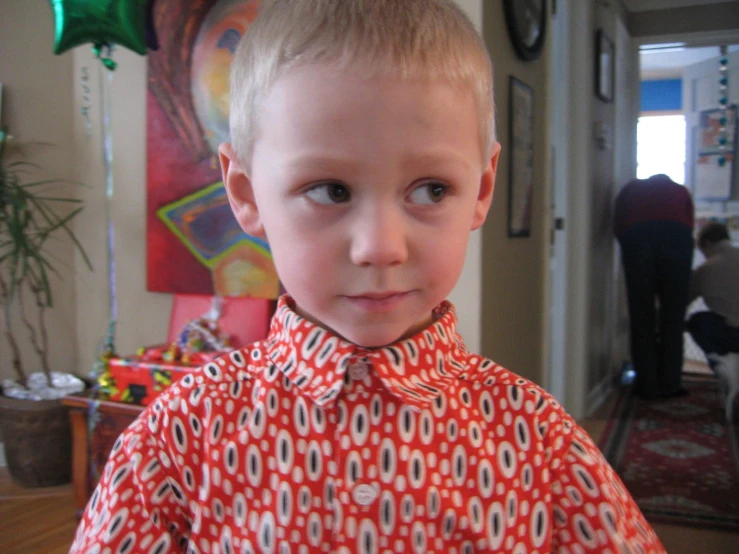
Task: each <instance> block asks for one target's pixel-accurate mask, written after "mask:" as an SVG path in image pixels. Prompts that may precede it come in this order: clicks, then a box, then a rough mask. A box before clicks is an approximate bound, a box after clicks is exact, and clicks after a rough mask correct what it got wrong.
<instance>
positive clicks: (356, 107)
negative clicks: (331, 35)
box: [220, 64, 500, 347]
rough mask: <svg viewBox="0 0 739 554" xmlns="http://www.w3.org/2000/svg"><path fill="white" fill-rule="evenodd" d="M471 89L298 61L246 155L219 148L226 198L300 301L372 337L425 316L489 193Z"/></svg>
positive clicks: (445, 288)
mask: <svg viewBox="0 0 739 554" xmlns="http://www.w3.org/2000/svg"><path fill="white" fill-rule="evenodd" d="M478 121H479V117H478V113H477V110H476V108H475V103H474V96H473V94H472V92H471V91H469V90H467V89H461V88H455V87H453V86H451V85H448V84H446V83H444V82H435V83H433V82H425V83H421V82H407V81H402V80H399V79H392V78H381V77H378V78H371V79H367V78H366V77H364V76H363V73H362V68H361V67H355V68H352V69H351V70H337V69H336V68H335V67H333V66H332V65H328V64H327V65H319V66H316V65H313V66H307V67H298V68H295V69H292V70H290V71H288V72H287V73H286V74H284V75H283V76H281V77H280V78H279V79H278V80H277V82H276V83H275V84H274V86H273V87H272V89H271V90H270V92H269V94H268V96H267V98H266V100H265V102H264V104H263V105H262V108H261V111H260V115H259V126H260V131H259V133H258V136H257V139H256V141H255V144H254V149H253V156H252V159H251V161H250V162H251V165H250V167H249V168H242V167H241V166H240V164H239V163H238V161H237V160H236V156H235V154H234V152H233V151H232V149H231V148H230V145H222V146H221V150H220V156H221V164H222V169H223V174H224V181H225V183H226V188H227V190H228V195H229V198H230V201H231V206H232V208H233V210H234V213H235V215H236V218H237V219H238V221H239V223H240V224H241V226H242V227H243V228H244V230H245V231H246V232H247V233H249V234H252V235H256V236H263V237H265V236H266V238H267V240H268V241H269V244H270V247H271V249H272V253H273V256H274V261H275V265H276V267H277V272H278V274H279V276H280V279H281V281H282V283H283V284H284V286H285V289H286V290H287V292H288V293H289V294H290V295H291V296H292V297H293V299H294V300H295V303H296V305H297V311H298V313H300V314H301V315H303V316H304V317H306V318H308V319H309V320H312V321H314V322H316V323H318V324H320V325H322V326H324V327H327V328H329V329H331V330H333V331H334V332H335V333H337V334H338V335H340V336H342V337H344V338H345V339H347V340H349V341H351V342H353V343H355V344H358V345H361V346H365V347H377V346H383V345H386V344H389V343H392V342H394V341H396V340H398V339H400V338H404V337H407V336H409V335H411V334H413V333H415V332H417V331H419V330H421V329H422V328H423V327H425V326H426V325H428V324H429V323H430V322H431V318H432V310H433V308H434V307H435V306H436V305H437V304H439V302H441V301H442V300H444V299H445V298H446V296H447V295H448V294H449V292H451V290H452V288H453V287H454V285H455V283H456V282H457V279H458V278H459V275H460V273H461V270H462V265H463V263H464V258H465V251H466V247H467V238H468V235H469V232H470V230H472V229H477V228H478V227H480V226H481V225H482V224H483V222H484V220H485V216H486V214H487V211H488V208H489V206H490V202H491V200H492V195H493V188H494V183H495V171H496V167H497V160H498V153H499V150H500V146H499V145H498V144H496V145H495V147H494V149H493V155H492V156H491V158H492V159H483V158H484V156H482V155H481V148H480V144H479V132H478V129H479V127H478Z"/></svg>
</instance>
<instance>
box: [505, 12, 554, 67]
mask: <svg viewBox="0 0 739 554" xmlns="http://www.w3.org/2000/svg"><path fill="white" fill-rule="evenodd" d="M503 10H504V12H505V21H506V27H507V28H508V35H509V37H510V39H511V43H512V44H513V48H514V50H515V51H516V54H517V55H518V57H519V58H521V59H522V60H525V61H531V60H535V59H537V58H538V57H539V56H540V55H541V51H542V49H543V48H544V39H545V34H546V27H547V2H546V0H503Z"/></svg>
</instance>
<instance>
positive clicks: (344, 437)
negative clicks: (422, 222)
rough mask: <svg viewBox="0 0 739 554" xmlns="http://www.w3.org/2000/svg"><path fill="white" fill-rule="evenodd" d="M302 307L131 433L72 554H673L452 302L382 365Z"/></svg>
mask: <svg viewBox="0 0 739 554" xmlns="http://www.w3.org/2000/svg"><path fill="white" fill-rule="evenodd" d="M290 306H291V300H290V299H289V298H288V297H283V298H282V299H281V300H280V303H279V305H278V309H277V313H276V314H275V317H274V318H273V321H272V325H271V329H270V334H269V337H268V338H267V339H266V340H264V341H262V342H258V343H255V344H253V345H251V346H249V347H246V348H243V349H241V350H237V351H234V352H232V353H231V354H229V355H227V356H225V357H223V358H220V359H219V360H217V361H215V362H213V363H210V364H208V365H206V366H204V367H203V368H202V369H201V370H199V371H197V372H195V373H193V374H189V375H187V376H186V377H185V378H184V379H182V380H180V381H179V382H178V383H176V384H174V385H172V386H171V387H170V388H169V389H167V390H166V391H165V392H164V393H162V395H161V396H160V397H159V398H158V399H157V400H156V401H155V402H154V403H153V404H152V405H150V406H149V407H148V408H147V409H146V410H145V411H144V412H143V414H142V415H141V417H139V418H138V419H137V420H136V421H135V422H134V423H133V424H132V425H131V426H130V427H129V428H128V429H127V430H126V431H125V432H124V433H123V434H122V435H121V437H120V438H119V440H118V441H117V443H116V445H115V446H114V448H113V450H112V452H111V454H110V458H109V460H108V463H107V465H106V466H105V469H104V471H103V475H102V478H101V481H100V484H99V485H98V487H97V489H96V490H95V492H94V494H93V496H92V498H91V499H90V502H89V504H88V506H87V510H86V513H85V515H84V518H83V519H82V521H81V522H80V525H79V528H78V530H77V534H76V537H75V541H74V544H73V546H72V550H71V552H73V553H78V552H79V553H87V552H115V553H129V552H130V553H133V552H135V553H144V552H152V553H157V554H164V553H169V552H188V553H205V552H209V553H222V554H225V553H232V554H236V553H258V552H265V553H266V552H274V553H279V554H288V553H308V552H341V553H349V552H358V553H366V554H369V553H381V552H382V553H384V552H409V553H410V552H419V553H427V552H429V553H431V552H437V553H439V552H443V553H448V554H453V553H458V554H469V553H473V552H513V553H517V554H524V553H527V554H528V553H537V552H540V553H543V552H561V553H570V552H571V553H581V552H599V553H603V552H612V553H614V554H615V553H620V552H635V553H636V552H641V553H661V552H664V549H663V547H662V545H661V544H660V542H659V539H658V538H657V536H656V535H655V533H654V531H653V530H652V529H651V527H650V526H649V524H648V523H647V522H646V521H645V520H644V518H643V516H642V514H641V512H640V511H639V509H638V508H637V506H636V504H635V503H634V501H633V499H632V498H631V496H630V495H629V493H628V492H627V491H626V489H625V488H624V485H623V484H622V482H621V481H620V479H619V478H618V477H617V476H616V474H615V473H614V471H613V470H612V469H611V467H610V466H609V465H608V464H607V462H606V461H605V460H604V459H603V457H602V455H601V453H600V452H599V451H598V449H597V448H596V446H595V445H594V444H593V442H592V441H591V439H590V438H589V437H588V435H587V434H586V433H585V432H584V431H583V430H582V429H581V428H580V427H579V426H578V425H577V424H576V423H575V422H574V421H573V419H572V418H571V417H570V416H569V415H568V414H567V413H565V411H564V410H563V409H562V408H561V407H560V406H559V405H558V404H557V402H556V401H555V400H554V399H553V398H552V397H551V396H550V395H549V394H547V393H546V392H545V391H543V390H542V389H541V388H539V387H538V386H536V385H535V384H533V383H531V382H529V381H527V380H525V379H522V378H520V377H518V376H517V375H515V374H513V373H511V372H509V371H508V370H506V369H504V368H502V367H500V366H498V365H496V364H495V363H493V362H491V361H490V360H487V359H485V358H482V357H480V356H477V355H474V354H470V353H469V352H467V350H466V349H465V347H464V345H463V343H462V340H461V338H460V336H459V335H458V334H457V332H456V317H455V313H454V309H453V307H452V306H451V304H449V303H447V302H445V303H443V304H441V305H440V306H439V307H438V308H437V310H436V311H435V313H436V315H437V316H438V319H437V320H436V321H435V322H434V323H433V324H431V326H430V327H428V328H427V329H426V330H424V331H421V332H420V333H418V334H417V335H415V336H413V337H411V338H409V339H407V340H402V341H399V342H397V343H395V344H393V345H391V346H388V347H384V348H380V349H373V350H368V349H364V348H361V347H358V346H356V345H354V344H352V343H349V342H346V341H344V340H342V339H341V338H339V337H337V336H335V335H333V334H331V333H330V332H328V331H326V330H324V329H322V328H320V327H319V326H317V325H315V324H313V323H311V322H309V321H307V320H306V319H304V318H302V317H300V316H299V315H297V314H296V313H295V312H294V311H293V310H292V308H291V307H290Z"/></svg>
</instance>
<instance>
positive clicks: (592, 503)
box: [550, 415, 665, 554]
mask: <svg viewBox="0 0 739 554" xmlns="http://www.w3.org/2000/svg"><path fill="white" fill-rule="evenodd" d="M557 427H559V429H558V428H557ZM551 431H552V433H553V434H552V436H555V437H557V439H555V441H554V445H553V448H552V451H551V452H552V457H551V460H550V467H551V468H552V504H553V508H552V517H553V520H554V521H553V526H552V529H553V531H552V532H553V537H552V545H553V547H554V552H574V551H576V550H574V549H579V551H580V552H592V553H596V552H598V553H603V552H613V553H617V552H643V553H644V554H663V553H665V549H664V547H663V546H662V543H661V542H660V540H659V538H658V537H657V534H656V533H655V532H654V530H653V529H652V527H651V526H650V525H649V523H647V521H646V520H645V519H644V516H643V515H642V513H641V510H639V507H638V506H637V505H636V502H635V501H634V499H633V498H632V497H631V495H630V494H629V492H628V491H627V490H626V487H625V486H624V484H623V483H622V482H621V479H620V478H619V477H618V475H616V472H615V471H614V470H613V468H611V466H610V465H609V464H608V462H607V461H606V460H605V458H604V457H603V454H601V452H600V450H598V447H597V446H596V445H595V444H594V443H593V441H592V440H591V438H590V436H589V435H588V434H587V433H586V432H585V431H584V430H583V429H582V428H581V427H579V426H578V425H577V424H576V423H575V422H574V421H573V420H572V419H571V418H570V417H569V416H567V415H565V416H564V417H563V419H562V420H560V421H557V422H556V423H555V424H554V426H553V428H552V429H551Z"/></svg>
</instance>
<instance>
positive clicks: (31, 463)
mask: <svg viewBox="0 0 739 554" xmlns="http://www.w3.org/2000/svg"><path fill="white" fill-rule="evenodd" d="M0 431H1V432H2V440H3V442H4V444H5V457H6V459H7V463H8V471H9V473H10V476H11V477H12V479H13V481H15V482H16V483H18V484H19V485H21V486H24V487H50V486H55V485H62V484H65V483H69V482H70V481H71V476H72V432H71V427H70V423H69V416H68V414H67V408H66V407H65V406H63V405H62V401H61V400H16V399H15V398H7V397H5V396H2V388H0Z"/></svg>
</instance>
